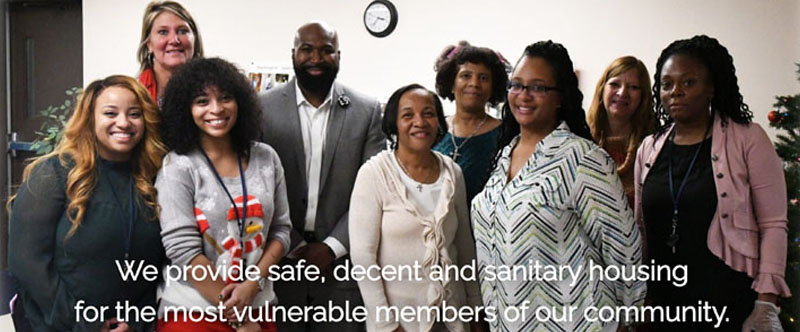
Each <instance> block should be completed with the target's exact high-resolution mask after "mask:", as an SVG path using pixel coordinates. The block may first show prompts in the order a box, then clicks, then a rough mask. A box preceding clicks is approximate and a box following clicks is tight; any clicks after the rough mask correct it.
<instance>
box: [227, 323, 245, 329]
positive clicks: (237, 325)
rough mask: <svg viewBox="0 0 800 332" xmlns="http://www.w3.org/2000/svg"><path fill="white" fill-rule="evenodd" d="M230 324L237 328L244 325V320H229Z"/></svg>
mask: <svg viewBox="0 0 800 332" xmlns="http://www.w3.org/2000/svg"><path fill="white" fill-rule="evenodd" d="M228 325H229V326H230V327H232V328H233V329H234V330H237V329H239V328H240V327H242V326H244V322H234V321H228Z"/></svg>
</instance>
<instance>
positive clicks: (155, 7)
mask: <svg viewBox="0 0 800 332" xmlns="http://www.w3.org/2000/svg"><path fill="white" fill-rule="evenodd" d="M163 12H170V13H172V14H175V16H177V17H178V18H180V19H181V20H183V21H184V22H186V24H188V25H189V28H190V29H192V34H194V53H193V54H192V59H197V58H202V57H203V38H200V30H198V28H197V23H195V21H194V18H193V17H192V14H189V11H188V10H186V8H184V7H183V6H182V5H181V4H180V3H177V2H175V1H164V0H155V1H152V2H150V3H149V4H147V8H145V9H144V16H143V17H142V37H141V38H140V39H139V50H138V51H137V52H136V59H137V60H139V72H140V73H141V72H142V71H143V70H144V69H145V68H152V67H153V58H152V56H151V53H150V50H148V49H147V42H149V41H150V30H152V29H153V22H155V20H156V17H158V15H161V13H163Z"/></svg>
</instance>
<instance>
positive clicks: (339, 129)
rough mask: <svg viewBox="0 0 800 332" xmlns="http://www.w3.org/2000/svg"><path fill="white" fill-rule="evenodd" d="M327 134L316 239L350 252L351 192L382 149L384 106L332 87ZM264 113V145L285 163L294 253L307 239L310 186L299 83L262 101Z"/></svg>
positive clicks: (276, 90)
mask: <svg viewBox="0 0 800 332" xmlns="http://www.w3.org/2000/svg"><path fill="white" fill-rule="evenodd" d="M340 96H347V97H348V98H349V99H350V104H349V105H348V106H347V107H342V106H341V105H340V104H339V102H338V99H339V97H340ZM331 98H332V106H331V113H330V115H329V117H328V132H327V134H326V137H325V147H324V148H323V152H322V168H321V173H322V174H321V175H320V185H319V200H318V203H317V220H316V223H315V226H314V235H315V237H316V238H317V239H319V240H323V239H325V238H327V237H328V236H332V237H333V238H335V239H337V240H339V242H341V243H342V244H343V245H344V246H345V247H346V248H347V250H348V251H350V239H349V236H348V220H347V213H348V209H349V207H350V193H351V191H352V190H353V184H354V183H355V180H356V174H358V169H359V167H361V165H362V164H363V163H364V162H366V161H367V159H369V158H370V157H372V156H373V155H375V154H377V153H378V152H380V151H381V150H383V149H384V147H385V146H386V145H385V137H384V135H383V132H382V131H381V110H380V104H379V103H378V101H377V100H375V99H374V98H370V97H367V96H365V95H363V94H360V93H358V92H355V91H353V90H351V89H349V88H347V87H345V86H343V85H341V84H338V83H334V84H333V95H332V97H331ZM259 101H260V103H261V107H262V109H263V117H264V118H263V121H262V123H263V126H262V130H263V133H262V140H263V141H264V142H265V143H267V144H269V145H270V146H272V147H273V148H274V149H275V151H277V152H278V156H279V157H280V158H281V163H282V164H283V169H284V172H285V179H286V192H287V195H288V196H289V210H290V215H291V219H292V225H293V228H292V233H291V238H292V244H291V247H292V249H293V248H294V247H295V246H297V245H298V244H299V243H300V241H302V240H303V236H302V234H303V228H304V225H305V216H306V209H307V207H308V183H307V179H306V174H305V169H306V167H305V165H306V161H305V159H306V158H305V154H304V153H303V138H302V131H301V129H300V116H299V114H298V110H297V96H296V93H295V80H294V79H292V80H291V81H289V82H288V83H287V84H283V85H281V86H279V87H276V88H274V89H271V90H269V91H267V92H265V93H263V94H262V95H261V96H259Z"/></svg>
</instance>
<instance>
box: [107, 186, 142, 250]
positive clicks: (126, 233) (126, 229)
mask: <svg viewBox="0 0 800 332" xmlns="http://www.w3.org/2000/svg"><path fill="white" fill-rule="evenodd" d="M103 175H104V176H105V177H106V182H107V183H108V186H109V188H111V194H112V195H113V196H114V202H115V203H117V208H118V209H117V211H119V217H120V218H119V220H120V222H121V223H122V238H123V239H124V240H125V259H128V256H129V254H130V252H131V239H132V238H133V221H134V220H135V219H136V206H135V202H134V200H135V197H134V195H133V176H132V175H131V176H130V178H129V179H128V204H129V205H130V207H129V208H128V215H127V217H128V218H127V219H128V224H127V225H126V224H125V217H126V215H125V213H123V208H122V207H123V206H124V205H122V201H121V200H120V199H119V196H117V191H116V190H114V185H112V184H111V177H110V176H109V175H108V172H103Z"/></svg>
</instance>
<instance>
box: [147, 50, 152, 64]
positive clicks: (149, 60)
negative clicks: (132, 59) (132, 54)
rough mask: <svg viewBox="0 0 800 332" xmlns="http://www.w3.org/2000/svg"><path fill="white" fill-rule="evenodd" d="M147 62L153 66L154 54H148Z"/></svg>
mask: <svg viewBox="0 0 800 332" xmlns="http://www.w3.org/2000/svg"><path fill="white" fill-rule="evenodd" d="M147 62H149V63H150V64H151V65H152V64H153V52H147Z"/></svg>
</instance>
